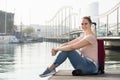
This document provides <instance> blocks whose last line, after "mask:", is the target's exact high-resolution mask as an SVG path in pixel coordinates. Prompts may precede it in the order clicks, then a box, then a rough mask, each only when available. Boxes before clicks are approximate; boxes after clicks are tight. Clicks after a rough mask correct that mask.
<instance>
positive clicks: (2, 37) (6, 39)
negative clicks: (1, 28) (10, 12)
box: [0, 33, 19, 44]
mask: <svg viewBox="0 0 120 80" xmlns="http://www.w3.org/2000/svg"><path fill="white" fill-rule="evenodd" d="M18 42H19V40H18V39H17V38H16V36H14V35H8V34H4V33H0V44H1V43H18Z"/></svg>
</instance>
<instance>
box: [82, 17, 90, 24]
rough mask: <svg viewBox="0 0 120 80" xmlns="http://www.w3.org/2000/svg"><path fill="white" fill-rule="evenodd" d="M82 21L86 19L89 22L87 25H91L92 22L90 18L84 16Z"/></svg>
mask: <svg viewBox="0 0 120 80" xmlns="http://www.w3.org/2000/svg"><path fill="white" fill-rule="evenodd" d="M82 19H87V20H88V21H89V23H91V24H92V20H91V18H90V16H84V17H83V18H82Z"/></svg>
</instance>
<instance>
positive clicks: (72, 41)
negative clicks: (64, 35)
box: [60, 37, 81, 47]
mask: <svg viewBox="0 0 120 80" xmlns="http://www.w3.org/2000/svg"><path fill="white" fill-rule="evenodd" d="M80 39H81V38H80V37H78V38H76V39H73V40H71V41H69V42H66V43H63V44H62V45H61V46H60V47H63V46H66V45H70V44H73V43H75V42H78V41H79V40H80Z"/></svg>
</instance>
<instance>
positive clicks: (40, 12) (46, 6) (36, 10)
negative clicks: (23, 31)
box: [0, 0, 120, 25]
mask: <svg viewBox="0 0 120 80" xmlns="http://www.w3.org/2000/svg"><path fill="white" fill-rule="evenodd" d="M96 1H98V2H99V3H100V10H99V11H100V14H101V13H103V12H105V11H107V10H109V9H110V8H112V7H114V6H115V4H116V3H118V2H120V1H119V0H0V10H3V11H7V12H12V13H15V18H14V21H15V23H14V24H17V25H19V24H20V23H21V22H22V23H23V24H44V23H45V21H47V20H49V19H51V18H52V17H53V16H54V15H55V13H56V12H57V11H58V10H59V9H60V8H61V7H64V6H71V7H73V9H74V11H75V12H78V11H79V9H80V8H82V7H85V6H86V5H88V4H90V3H92V2H96ZM108 3H109V4H108ZM106 5H107V6H106Z"/></svg>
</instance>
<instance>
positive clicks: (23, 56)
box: [0, 42, 120, 80]
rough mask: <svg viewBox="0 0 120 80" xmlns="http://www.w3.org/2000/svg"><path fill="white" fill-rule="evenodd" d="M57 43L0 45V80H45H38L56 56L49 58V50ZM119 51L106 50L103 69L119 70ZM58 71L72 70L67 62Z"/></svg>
mask: <svg viewBox="0 0 120 80" xmlns="http://www.w3.org/2000/svg"><path fill="white" fill-rule="evenodd" d="M59 45H60V44H58V43H49V42H47V43H46V42H43V43H28V44H0V80H47V79H48V78H49V77H47V78H40V77H39V76H38V75H39V74H41V73H42V72H43V71H44V70H45V69H46V68H47V66H49V65H50V64H52V62H53V61H54V59H55V58H56V56H54V57H53V56H51V53H50V51H51V48H52V47H56V46H59ZM119 54H120V51H119V50H118V51H116V50H106V63H105V66H106V67H105V68H110V69H111V68H112V69H120V55H119ZM59 69H73V68H72V66H71V64H69V61H68V60H67V61H66V62H65V63H63V64H62V65H61V66H60V67H59V68H57V70H59Z"/></svg>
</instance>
